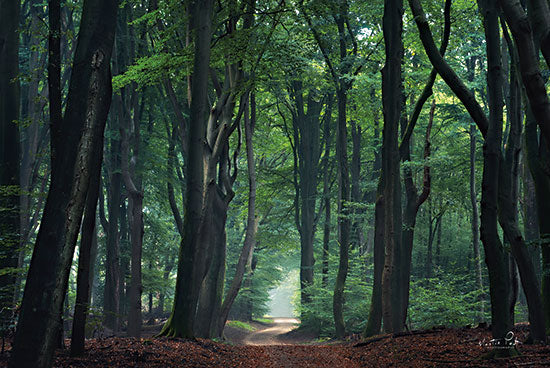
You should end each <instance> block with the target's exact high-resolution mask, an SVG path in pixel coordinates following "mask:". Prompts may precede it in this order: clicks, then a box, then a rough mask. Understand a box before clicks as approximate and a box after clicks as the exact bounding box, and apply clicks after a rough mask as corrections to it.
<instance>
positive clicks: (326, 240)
mask: <svg viewBox="0 0 550 368" xmlns="http://www.w3.org/2000/svg"><path fill="white" fill-rule="evenodd" d="M332 101H333V97H332V95H329V99H328V102H327V110H326V112H325V122H324V127H323V134H324V141H325V150H324V154H323V165H322V166H323V202H324V207H325V221H324V223H323V253H322V256H321V259H322V267H321V275H322V276H321V285H322V286H323V287H324V288H326V287H327V285H328V266H329V251H330V228H331V226H330V222H331V208H330V177H329V172H330V146H331V142H332V134H331V129H330V126H331V123H332Z"/></svg>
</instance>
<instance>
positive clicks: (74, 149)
mask: <svg viewBox="0 0 550 368" xmlns="http://www.w3.org/2000/svg"><path fill="white" fill-rule="evenodd" d="M50 5H54V8H56V9H58V8H57V7H56V6H55V4H50ZM116 11H117V4H116V2H113V1H105V0H96V1H92V0H88V1H85V2H84V8H83V12H82V20H81V26H80V31H79V36H78V41H77V48H76V53H75V57H74V63H73V72H72V75H71V82H70V86H69V92H68V98H67V108H66V112H65V116H64V118H63V119H62V120H55V119H56V118H55V117H54V120H53V121H52V133H51V136H52V142H51V143H52V182H51V186H50V190H49V192H48V198H47V201H46V207H45V209H44V215H43V217H42V222H41V226H40V230H39V233H38V237H37V240H36V244H35V248H34V252H33V257H32V260H31V265H30V268H29V274H28V277H27V283H26V285H25V292H24V296H23V302H22V306H21V314H20V317H19V323H18V325H17V331H16V335H15V339H14V345H13V349H12V356H11V359H10V362H9V366H10V367H49V366H51V362H52V358H53V352H54V348H55V337H56V331H57V330H58V326H59V321H60V316H61V310H62V305H63V300H64V297H65V293H66V290H67V283H68V277H69V271H70V265H71V261H72V258H73V252H74V247H75V243H76V239H77V236H78V230H79V228H80V222H81V218H82V212H83V209H84V202H85V198H86V192H87V189H88V183H89V176H90V172H89V168H90V166H91V163H92V162H93V159H92V155H91V151H92V146H93V143H94V142H97V141H98V140H102V139H103V136H102V134H100V135H98V134H97V132H101V133H103V128H104V124H105V121H106V119H107V113H108V111H109V105H110V98H111V75H110V57H111V50H112V45H113V39H114V32H115V23H116ZM98 14H101V16H99V15H98ZM54 18H55V17H54ZM54 29H55V28H54ZM98 33H101V36H99V35H98ZM50 63H51V62H50ZM49 77H50V78H52V81H53V79H57V76H56V75H55V73H54V74H49ZM56 83H57V80H55V81H54V83H53V84H56ZM54 89H55V88H54ZM50 97H53V96H52V95H51V94H50ZM50 112H52V110H50ZM98 125H99V126H100V127H101V128H98V129H94V128H95V127H96V126H98ZM67 174H68V175H69V178H67Z"/></svg>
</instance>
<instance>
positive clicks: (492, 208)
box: [479, 0, 511, 353]
mask: <svg viewBox="0 0 550 368" xmlns="http://www.w3.org/2000/svg"><path fill="white" fill-rule="evenodd" d="M479 6H480V10H481V13H482V16H483V20H484V28H485V39H486V47H487V65H488V66H487V70H488V74H487V90H488V95H489V125H488V130H487V135H486V138H485V144H484V146H483V158H484V162H483V180H482V194H481V240H482V242H483V246H484V248H485V262H486V264H487V268H488V271H489V290H490V295H491V317H492V318H491V320H492V333H493V338H494V339H496V340H497V341H498V342H499V343H503V342H504V337H505V336H506V334H507V333H508V331H509V330H510V328H511V325H510V321H511V319H510V311H509V309H508V306H507V303H503V302H502V301H503V300H508V295H509V290H510V283H509V273H508V262H507V256H506V251H505V249H504V247H503V245H502V242H501V240H500V237H499V234H498V229H497V227H498V224H497V218H498V217H497V208H498V188H499V172H500V170H501V169H502V168H501V161H502V160H501V158H502V155H501V151H500V150H501V142H502V121H503V113H502V105H503V95H502V87H503V76H502V66H501V63H502V62H501V48H500V36H499V24H498V14H497V11H496V1H495V0H484V1H479ZM495 353H498V352H497V351H496V350H495ZM501 353H504V352H503V351H502V352H501ZM507 353H509V351H508V352H507Z"/></svg>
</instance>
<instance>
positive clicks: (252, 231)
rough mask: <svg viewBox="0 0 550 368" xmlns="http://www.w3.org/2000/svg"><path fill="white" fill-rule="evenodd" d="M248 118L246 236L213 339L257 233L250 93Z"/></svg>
mask: <svg viewBox="0 0 550 368" xmlns="http://www.w3.org/2000/svg"><path fill="white" fill-rule="evenodd" d="M250 109H251V112H250V118H248V112H245V116H244V117H245V118H244V131H245V141H246V161H247V167H248V215H247V223H246V235H245V238H244V244H243V248H242V250H241V254H240V256H239V260H238V261H237V266H236V267H235V276H233V280H232V281H231V285H230V286H229V289H228V291H227V293H226V295H225V298H224V300H223V304H222V306H221V310H220V315H219V319H218V321H217V325H216V330H215V331H214V334H213V337H219V336H221V335H222V333H223V328H224V326H225V323H226V322H227V318H228V316H229V311H230V310H231V306H232V305H233V302H234V301H235V299H236V298H237V294H238V293H239V290H240V288H241V284H242V281H243V278H244V274H245V271H246V268H247V266H249V265H250V263H251V261H252V254H253V253H254V247H255V246H256V233H257V232H258V217H257V216H256V165H255V159H254V149H253V141H252V138H253V136H254V128H255V125H256V97H255V94H254V93H252V94H251V96H250Z"/></svg>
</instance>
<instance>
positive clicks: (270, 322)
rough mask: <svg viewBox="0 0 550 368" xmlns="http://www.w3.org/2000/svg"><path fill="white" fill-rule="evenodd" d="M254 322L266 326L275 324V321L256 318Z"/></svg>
mask: <svg viewBox="0 0 550 368" xmlns="http://www.w3.org/2000/svg"><path fill="white" fill-rule="evenodd" d="M253 321H254V322H258V323H263V324H266V325H270V324H272V323H273V320H272V319H271V318H254V319H253Z"/></svg>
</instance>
